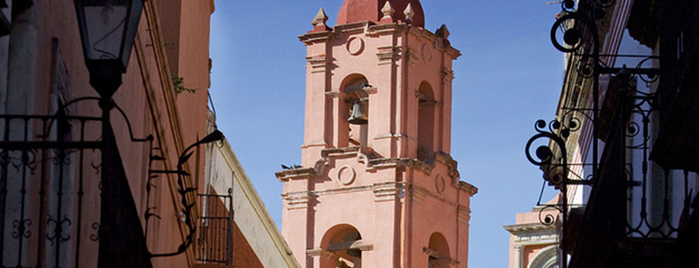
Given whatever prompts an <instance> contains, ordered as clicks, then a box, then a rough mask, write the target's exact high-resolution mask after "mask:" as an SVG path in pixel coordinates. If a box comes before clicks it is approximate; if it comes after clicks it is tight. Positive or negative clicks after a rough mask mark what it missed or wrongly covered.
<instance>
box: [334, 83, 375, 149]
mask: <svg viewBox="0 0 699 268" xmlns="http://www.w3.org/2000/svg"><path fill="white" fill-rule="evenodd" d="M368 88H371V86H370V85H369V81H368V80H367V79H366V77H365V76H363V75H361V74H351V75H348V76H347V77H345V79H343V80H342V84H341V87H340V98H341V100H340V102H339V104H338V106H339V107H338V109H339V110H338V113H337V114H338V116H339V118H338V127H339V133H338V142H339V144H338V147H340V148H342V147H349V146H359V145H362V146H366V145H367V135H368V129H369V121H368V119H369V95H368V92H367V89H368ZM350 118H352V119H353V120H352V122H350ZM357 119H359V120H357ZM362 121H363V122H362ZM343 130H345V131H343Z"/></svg>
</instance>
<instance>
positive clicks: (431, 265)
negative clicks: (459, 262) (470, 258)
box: [424, 232, 452, 268]
mask: <svg viewBox="0 0 699 268" xmlns="http://www.w3.org/2000/svg"><path fill="white" fill-rule="evenodd" d="M424 252H425V253H426V254H427V256H428V261H427V267H428V268H449V267H450V266H451V263H452V260H451V257H450V256H451V255H449V244H448V243H447V239H446V238H444V235H442V234H441V233H438V232H435V233H433V234H432V235H431V236H430V243H429V246H428V247H427V248H424Z"/></svg>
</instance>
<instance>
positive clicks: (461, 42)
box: [210, 0, 563, 268]
mask: <svg viewBox="0 0 699 268" xmlns="http://www.w3.org/2000/svg"><path fill="white" fill-rule="evenodd" d="M342 2H343V0H322V1H321V0H296V1H279V0H258V1H233V0H217V1H216V11H215V12H214V14H213V16H212V19H211V26H212V29H211V30H212V32H211V58H212V59H213V70H212V74H211V79H212V86H211V89H210V92H211V94H212V97H213V100H214V104H215V108H216V112H217V117H218V122H217V124H218V126H219V129H221V130H222V131H223V132H224V133H225V134H226V137H227V139H228V140H229V142H230V143H231V145H232V147H233V150H234V151H235V153H236V155H237V156H238V159H239V160H240V162H241V163H242V165H243V167H244V168H245V170H246V172H247V174H248V176H249V177H250V179H251V180H252V182H253V184H254V185H255V187H256V188H257V190H258V192H259V194H260V196H261V197H262V199H263V201H264V202H265V205H266V206H267V209H268V210H269V212H270V213H271V214H272V217H273V218H274V220H275V221H276V223H277V225H280V224H281V205H282V199H281V197H280V193H281V191H282V184H281V183H280V182H278V181H277V179H276V177H275V176H274V172H276V171H279V170H281V167H280V164H286V165H293V164H299V163H300V162H301V148H300V146H301V144H302V143H303V127H304V126H303V124H304V122H303V118H304V94H305V69H304V65H305V58H304V57H305V56H306V51H305V47H304V45H303V44H302V43H301V42H300V41H299V40H298V37H297V36H298V35H302V34H304V33H306V32H307V31H308V30H310V29H311V28H312V26H311V21H312V20H313V18H314V17H315V15H316V13H317V12H318V9H319V8H321V7H322V8H324V9H325V11H326V13H327V14H328V16H329V17H330V19H329V20H328V24H329V25H330V26H334V25H335V20H336V18H337V12H338V10H339V8H340V6H341V5H342ZM421 2H422V6H423V9H424V10H425V20H426V28H427V29H428V30H431V31H433V32H434V31H435V30H436V29H438V28H439V27H440V26H441V25H442V24H446V25H447V27H448V28H449V30H450V32H451V36H450V38H449V40H450V42H451V44H452V46H454V47H455V48H457V49H459V50H460V51H461V53H462V56H461V57H460V58H459V59H457V60H456V61H455V62H454V66H453V70H454V73H455V77H456V78H455V79H454V81H453V85H452V86H453V119H452V120H453V122H452V124H453V125H452V127H453V129H452V149H451V152H452V157H453V158H454V159H455V160H456V161H458V163H459V172H460V174H461V179H462V180H463V181H466V182H469V183H471V184H473V185H475V186H476V187H478V188H479V193H478V194H476V195H475V196H474V197H473V198H472V199H471V202H472V203H471V210H472V213H471V229H470V252H469V267H471V268H481V267H486V268H489V267H507V266H508V252H509V251H508V244H509V233H508V232H507V231H505V230H504V229H503V228H502V226H503V225H508V224H514V222H515V214H516V213H519V212H526V211H530V210H531V209H532V207H533V206H535V205H536V201H537V199H538V196H539V191H540V189H541V185H542V179H541V172H540V171H539V170H538V169H537V167H535V166H534V165H532V164H530V163H529V162H528V161H527V160H526V158H525V156H524V145H525V144H526V142H527V140H528V139H529V138H530V137H531V136H532V135H534V134H535V131H534V123H535V121H536V120H538V119H545V120H547V121H548V120H551V119H553V117H554V112H555V107H556V104H557V102H558V97H559V94H560V89H561V85H562V78H563V55H562V54H561V53H560V52H558V51H557V50H556V49H555V48H554V47H553V46H552V45H551V42H550V41H549V39H548V36H549V31H550V28H551V26H552V25H553V23H554V21H555V20H554V15H555V14H556V13H557V12H559V11H560V5H557V4H556V5H547V4H546V2H547V1H546V0H535V1H531V0H527V1H504V0H479V1H473V0H439V1H427V0H423V1H421ZM548 194H549V195H550V196H552V195H553V193H552V189H548Z"/></svg>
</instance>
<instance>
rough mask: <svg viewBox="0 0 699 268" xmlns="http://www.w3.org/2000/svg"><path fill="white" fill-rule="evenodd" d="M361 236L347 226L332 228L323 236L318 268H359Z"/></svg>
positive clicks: (360, 261)
mask: <svg viewBox="0 0 699 268" xmlns="http://www.w3.org/2000/svg"><path fill="white" fill-rule="evenodd" d="M361 245H362V235H361V234H360V232H359V231H358V230H357V228H354V226H352V225H349V224H340V225H336V226H333V227H332V228H330V229H329V230H328V231H327V232H325V234H324V235H323V239H322V241H321V249H322V251H323V254H322V255H324V257H323V258H321V259H320V268H337V267H341V268H350V267H351V268H361V267H362V251H361V249H360V246H361Z"/></svg>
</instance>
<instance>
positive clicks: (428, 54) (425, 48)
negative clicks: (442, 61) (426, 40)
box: [422, 44, 432, 62]
mask: <svg viewBox="0 0 699 268" xmlns="http://www.w3.org/2000/svg"><path fill="white" fill-rule="evenodd" d="M422 59H423V60H425V62H430V61H431V60H432V48H430V45H429V44H423V45H422Z"/></svg>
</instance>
